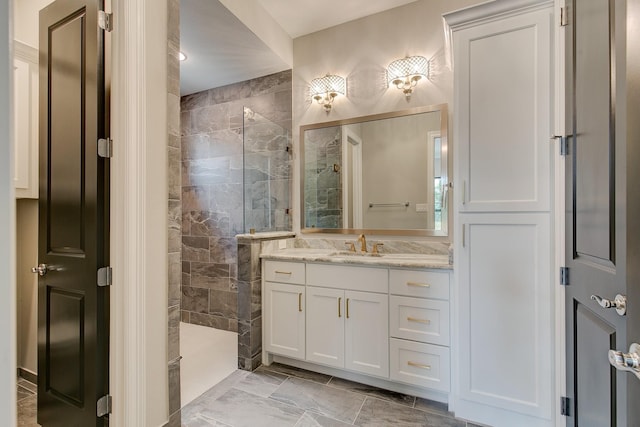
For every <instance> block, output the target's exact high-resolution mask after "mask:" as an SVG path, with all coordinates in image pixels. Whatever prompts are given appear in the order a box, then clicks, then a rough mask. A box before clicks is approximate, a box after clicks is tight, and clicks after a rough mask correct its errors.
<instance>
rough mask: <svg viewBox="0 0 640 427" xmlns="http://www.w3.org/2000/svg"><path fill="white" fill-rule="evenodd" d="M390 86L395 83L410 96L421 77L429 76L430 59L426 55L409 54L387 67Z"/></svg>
mask: <svg viewBox="0 0 640 427" xmlns="http://www.w3.org/2000/svg"><path fill="white" fill-rule="evenodd" d="M387 77H388V80H389V86H391V85H394V86H395V87H397V88H398V89H400V90H402V92H403V93H404V95H405V96H406V97H407V98H409V97H410V96H411V93H412V92H413V88H414V87H415V86H416V85H417V84H418V81H419V80H420V79H422V78H423V77H424V78H429V60H428V59H427V58H425V57H424V56H407V57H406V58H402V59H398V60H396V61H393V62H392V63H391V64H389V67H387Z"/></svg>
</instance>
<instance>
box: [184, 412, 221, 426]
mask: <svg viewBox="0 0 640 427" xmlns="http://www.w3.org/2000/svg"><path fill="white" fill-rule="evenodd" d="M212 426H215V427H232V426H230V425H229V424H225V423H223V422H220V421H217V420H212V419H210V418H207V417H205V416H204V415H200V414H195V415H193V416H191V417H189V418H187V419H185V418H183V419H182V427H212Z"/></svg>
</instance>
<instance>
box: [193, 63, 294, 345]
mask: <svg viewBox="0 0 640 427" xmlns="http://www.w3.org/2000/svg"><path fill="white" fill-rule="evenodd" d="M180 104H181V127H182V302H181V313H182V316H181V317H182V321H184V322H188V323H194V324H199V325H204V326H210V327H214V328H218V329H223V330H229V331H234V332H237V331H238V266H237V258H238V256H237V244H236V239H235V235H236V234H240V233H243V232H244V229H243V144H242V139H243V126H242V125H243V108H244V107H249V108H251V109H252V110H253V111H255V112H256V113H258V114H260V115H262V116H263V117H265V118H266V119H268V120H270V121H272V122H274V123H276V124H277V125H279V126H281V127H282V128H284V129H288V130H289V131H290V130H291V71H284V72H281V73H277V74H273V75H270V76H265V77H261V78H257V79H252V80H249V81H246V82H241V83H236V84H233V85H229V86H224V87H220V88H215V89H210V90H207V91H203V92H198V93H195V94H192V95H187V96H184V97H182V99H181V103H180Z"/></svg>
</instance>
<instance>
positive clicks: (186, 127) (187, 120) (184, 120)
mask: <svg viewBox="0 0 640 427" xmlns="http://www.w3.org/2000/svg"><path fill="white" fill-rule="evenodd" d="M180 135H181V136H187V135H191V111H184V110H182V111H181V112H180Z"/></svg>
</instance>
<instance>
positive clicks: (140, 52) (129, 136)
mask: <svg viewBox="0 0 640 427" xmlns="http://www.w3.org/2000/svg"><path fill="white" fill-rule="evenodd" d="M111 3H112V7H113V14H114V31H113V35H112V43H113V44H112V55H113V56H112V71H113V77H112V87H111V105H112V111H111V129H112V138H113V140H114V149H113V158H112V160H111V266H112V267H113V286H112V289H111V337H110V343H111V354H110V365H111V378H110V393H111V395H112V396H113V408H114V409H115V412H114V413H113V414H112V415H111V417H110V423H112V425H113V426H116V427H117V426H128V425H140V426H142V425H145V426H147V425H148V426H160V425H164V424H165V423H166V422H167V421H168V419H169V402H168V400H169V399H168V396H169V391H168V360H167V359H168V356H167V345H168V332H167V331H168V326H167V325H168V323H167V319H168V312H167V301H168V294H167V282H168V279H167V271H168V270H167V253H168V251H167V245H168V238H167V233H168V228H167V218H168V206H167V149H166V147H167V127H166V126H158V125H157V124H158V123H166V122H167V117H168V115H167V111H168V105H167V104H168V102H167V43H166V40H167V7H168V5H169V1H168V0H160V1H159V0H111ZM145 40H158V41H160V40H162V41H165V42H163V43H146V42H145ZM173 107H174V106H172V108H173ZM175 108H178V106H175ZM158 373H162V375H158Z"/></svg>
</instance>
